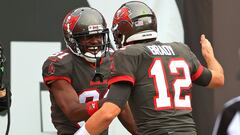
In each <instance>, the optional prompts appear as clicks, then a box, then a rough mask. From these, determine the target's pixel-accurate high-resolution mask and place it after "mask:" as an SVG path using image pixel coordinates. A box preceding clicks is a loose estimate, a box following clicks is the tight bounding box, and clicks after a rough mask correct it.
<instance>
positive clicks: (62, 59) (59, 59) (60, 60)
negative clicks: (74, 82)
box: [45, 49, 73, 64]
mask: <svg viewBox="0 0 240 135" xmlns="http://www.w3.org/2000/svg"><path fill="white" fill-rule="evenodd" d="M72 59H73V54H72V53H71V52H70V50H68V49H66V50H63V51H59V52H55V53H53V54H51V55H50V56H49V57H48V58H47V60H46V61H45V62H51V63H57V64H66V63H70V62H71V61H72Z"/></svg>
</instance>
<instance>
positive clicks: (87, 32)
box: [62, 7, 110, 62]
mask: <svg viewBox="0 0 240 135" xmlns="http://www.w3.org/2000/svg"><path fill="white" fill-rule="evenodd" d="M62 27H63V34H64V40H65V42H66V46H67V47H68V48H69V49H70V50H71V51H72V52H73V53H74V54H75V55H77V56H80V57H83V58H85V59H86V60H87V61H89V62H96V58H97V57H102V56H103V55H104V54H105V53H106V49H107V47H108V46H109V44H110V40H109V29H108V28H107V24H106V21H105V19H104V17H103V15H102V14H101V13H100V12H99V11H98V10H96V9H94V8H90V7H81V8H77V9H75V10H72V11H70V12H69V13H68V14H67V15H66V17H65V18H64V20H63V25H62ZM94 36H96V37H98V38H99V37H100V39H101V41H100V42H99V43H98V44H91V43H90V44H89V45H86V44H82V43H84V42H82V41H83V40H86V39H88V40H89V39H91V38H92V37H94ZM89 37H90V38H89Z"/></svg>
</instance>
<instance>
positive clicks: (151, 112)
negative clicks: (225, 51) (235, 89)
mask: <svg viewBox="0 0 240 135" xmlns="http://www.w3.org/2000/svg"><path fill="white" fill-rule="evenodd" d="M161 21H164V20H161ZM112 32H113V36H114V39H115V42H116V44H117V45H118V46H119V47H122V48H120V49H119V50H117V51H116V52H115V53H114V55H113V65H112V66H111V67H112V69H111V70H112V71H111V74H112V76H111V79H110V80H109V85H110V90H109V94H108V97H107V99H106V102H105V103H104V104H103V106H102V108H100V109H99V110H98V111H97V112H96V113H95V114H93V115H92V116H91V117H90V118H89V119H88V120H87V122H86V123H85V125H83V126H82V128H81V129H80V130H78V131H77V132H76V133H75V135H88V134H91V135H95V134H98V133H100V132H101V131H103V130H104V129H105V128H107V127H108V125H109V124H110V123H111V121H112V119H113V118H115V117H116V116H117V115H118V114H119V113H120V111H121V109H122V108H123V107H124V105H125V103H126V101H128V102H129V105H130V108H131V111H132V113H133V116H134V118H135V122H136V124H137V127H138V129H139V134H142V135H170V134H171V135H196V134H197V131H196V127H195V123H194V120H193V117H192V106H191V87H192V83H195V84H198V85H201V86H205V87H209V88H217V87H220V86H223V85H224V73H223V69H222V67H221V65H220V64H219V62H218V61H217V60H216V58H215V56H214V52H213V48H212V46H211V44H210V42H209V41H208V40H207V39H206V38H205V35H201V38H200V43H201V47H202V55H203V57H204V59H205V60H206V63H207V67H204V66H203V65H202V64H201V63H200V62H199V61H198V59H197V57H196V56H195V55H194V54H193V52H192V51H191V50H190V48H189V47H188V46H187V45H185V44H182V43H178V42H173V43H161V42H159V41H156V38H157V18H156V16H155V14H154V12H153V11H152V9H151V8H149V7H148V6H147V5H146V4H145V3H142V2H138V1H131V2H127V3H125V4H123V5H122V6H121V7H120V8H119V9H118V10H117V12H116V13H115V16H114V19H113V25H112ZM100 116H101V117H100Z"/></svg>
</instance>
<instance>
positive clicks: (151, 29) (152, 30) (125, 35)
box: [112, 1, 157, 47]
mask: <svg viewBox="0 0 240 135" xmlns="http://www.w3.org/2000/svg"><path fill="white" fill-rule="evenodd" d="M112 33H113V37H114V41H115V43H116V45H117V46H118V47H122V45H126V44H128V43H131V42H133V41H142V40H149V39H154V40H156V38H157V20H156V16H155V14H154V12H153V11H152V9H151V8H150V7H148V6H147V5H146V4H145V3H143V2H139V1H131V2H127V3H125V4H123V5H122V6H121V7H120V8H119V9H118V10H117V11H116V13H115V15H114V18H113V23H112Z"/></svg>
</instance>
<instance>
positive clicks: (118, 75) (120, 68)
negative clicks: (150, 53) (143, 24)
mask: <svg viewBox="0 0 240 135" xmlns="http://www.w3.org/2000/svg"><path fill="white" fill-rule="evenodd" d="M137 66H138V63H137V59H136V56H134V55H129V54H128V53H127V52H126V51H125V50H120V51H116V52H115V53H114V54H113V61H112V64H111V78H110V79H109V81H108V85H111V84H113V83H115V82H120V81H127V82H130V83H131V84H134V83H135V72H136V69H137Z"/></svg>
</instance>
